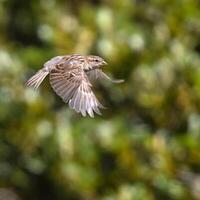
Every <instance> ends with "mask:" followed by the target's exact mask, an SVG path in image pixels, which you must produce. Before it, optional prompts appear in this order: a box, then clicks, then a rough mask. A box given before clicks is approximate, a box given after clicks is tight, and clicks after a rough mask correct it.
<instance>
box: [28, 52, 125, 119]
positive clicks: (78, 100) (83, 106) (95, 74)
mask: <svg viewBox="0 0 200 200" xmlns="http://www.w3.org/2000/svg"><path fill="white" fill-rule="evenodd" d="M106 64H107V63H106V62H105V61H104V60H103V59H102V58H101V57H99V56H94V55H89V56H83V55H79V54H74V55H64V56H56V57H54V58H52V59H50V60H49V61H47V62H46V63H45V64H44V67H43V68H42V69H41V70H39V71H38V72H37V73H36V74H35V75H34V76H32V77H31V78H30V79H29V80H28V81H27V82H26V84H27V85H28V86H33V87H34V88H35V89H37V88H38V87H39V85H40V84H41V82H42V81H43V80H44V78H45V77H46V76H47V75H48V74H50V84H51V87H52V88H53V90H54V91H55V92H56V94H57V95H59V96H60V97H61V98H62V99H63V101H64V102H65V103H69V107H70V108H72V109H74V110H75V111H76V112H78V113H79V112H80V113H81V114H82V115H83V116H86V115H87V114H89V116H90V117H94V112H95V113H97V114H99V115H101V112H100V110H99V108H104V107H103V106H102V104H100V102H99V101H98V100H97V98H96V96H95V95H94V93H93V91H92V89H91V87H92V84H91V83H90V81H91V80H96V79H107V80H110V81H112V82H114V83H120V82H123V80H112V79H111V78H110V77H108V76H107V75H106V74H105V73H104V72H103V71H102V70H101V67H102V66H103V65H106Z"/></svg>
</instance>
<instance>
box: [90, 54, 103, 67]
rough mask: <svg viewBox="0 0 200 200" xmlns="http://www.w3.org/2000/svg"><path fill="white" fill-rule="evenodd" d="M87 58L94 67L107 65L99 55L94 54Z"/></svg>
mask: <svg viewBox="0 0 200 200" xmlns="http://www.w3.org/2000/svg"><path fill="white" fill-rule="evenodd" d="M87 60H88V63H89V65H90V66H91V67H92V68H93V67H100V66H102V65H106V64H107V63H106V61H105V60H104V59H103V58H101V57H99V56H93V55H90V56H88V57H87Z"/></svg>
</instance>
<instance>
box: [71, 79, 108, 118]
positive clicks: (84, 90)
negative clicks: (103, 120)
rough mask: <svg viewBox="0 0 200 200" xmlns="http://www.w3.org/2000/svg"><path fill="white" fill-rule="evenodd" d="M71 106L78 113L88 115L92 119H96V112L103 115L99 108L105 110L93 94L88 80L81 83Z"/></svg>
mask: <svg viewBox="0 0 200 200" xmlns="http://www.w3.org/2000/svg"><path fill="white" fill-rule="evenodd" d="M69 106H70V107H71V108H72V109H74V110H76V112H81V114H82V115H83V116H86V114H87V113H88V114H89V116H90V117H94V112H95V113H97V114H99V115H101V112H100V110H99V108H104V107H103V106H102V105H101V104H100V103H99V101H98V100H97V98H96V97H95V95H94V93H93V92H92V89H91V86H90V84H89V82H88V80H87V79H84V80H83V81H82V82H81V84H80V85H79V87H78V89H77V90H76V91H75V93H74V95H73V97H72V99H70V101H69Z"/></svg>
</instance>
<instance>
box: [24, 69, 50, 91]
mask: <svg viewBox="0 0 200 200" xmlns="http://www.w3.org/2000/svg"><path fill="white" fill-rule="evenodd" d="M48 74H49V72H47V71H45V70H44V69H41V70H39V71H38V72H37V73H36V74H35V75H33V76H32V77H31V78H30V79H29V80H28V81H27V82H26V85H27V86H33V87H34V89H37V88H38V87H39V86H40V84H41V83H42V81H43V80H44V79H45V77H46V76H47V75H48Z"/></svg>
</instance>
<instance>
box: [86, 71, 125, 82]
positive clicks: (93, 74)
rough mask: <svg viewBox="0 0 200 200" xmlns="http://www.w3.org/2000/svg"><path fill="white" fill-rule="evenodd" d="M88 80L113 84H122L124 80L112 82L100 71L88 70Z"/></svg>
mask: <svg viewBox="0 0 200 200" xmlns="http://www.w3.org/2000/svg"><path fill="white" fill-rule="evenodd" d="M86 74H87V76H88V78H89V80H91V81H94V80H97V79H107V80H109V81H111V82H113V83H122V82H124V80H113V79H111V78H110V77H109V76H108V75H107V74H105V73H104V72H103V71H102V70H101V69H94V70H89V71H87V72H86Z"/></svg>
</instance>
